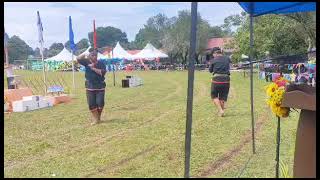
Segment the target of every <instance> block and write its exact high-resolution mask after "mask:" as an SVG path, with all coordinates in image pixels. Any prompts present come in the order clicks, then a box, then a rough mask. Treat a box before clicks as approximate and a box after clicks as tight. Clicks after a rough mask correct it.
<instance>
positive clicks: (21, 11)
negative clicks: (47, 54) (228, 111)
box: [4, 2, 241, 48]
mask: <svg viewBox="0 0 320 180" xmlns="http://www.w3.org/2000/svg"><path fill="white" fill-rule="evenodd" d="M190 4H191V3H189V2H174V3H171V2H170V3H169V2H161V3H157V2H119V3H116V2H109V3H107V2H68V3H66V2H59V3H56V2H50V3H48V2H28V3H24V2H10V3H9V2H5V3H4V26H5V28H6V32H7V33H8V34H9V36H12V35H18V36H19V37H21V38H22V39H23V40H25V41H26V42H27V43H28V44H29V45H30V46H31V47H32V48H35V47H37V46H38V45H39V44H38V40H37V37H38V36H37V34H38V32H37V26H36V22H37V16H36V14H37V13H36V12H37V11H39V12H40V16H41V20H42V23H43V27H44V32H43V35H44V40H45V47H49V46H50V45H51V44H52V43H54V42H62V43H64V42H66V41H67V40H68V38H69V37H68V31H69V29H68V17H69V16H71V17H72V25H73V31H74V34H75V41H76V42H77V41H79V40H81V39H82V38H88V32H90V31H92V29H93V23H92V22H93V19H95V20H96V27H99V26H114V27H117V28H120V29H121V30H122V31H124V32H126V33H127V37H128V39H129V41H132V40H134V38H135V35H136V34H137V33H138V31H139V29H140V28H142V27H143V24H145V23H146V21H147V19H148V18H149V17H151V16H154V15H156V14H158V13H164V14H166V15H167V16H168V17H173V16H176V15H177V14H178V11H180V10H183V9H190V7H191V5H190ZM198 11H199V12H200V14H201V16H202V17H203V18H205V19H207V20H208V21H209V23H210V24H211V25H220V24H222V23H223V19H224V18H225V17H227V16H228V15H231V14H237V13H239V12H241V7H240V6H239V5H238V4H237V3H227V2H223V3H222V2H218V3H198Z"/></svg>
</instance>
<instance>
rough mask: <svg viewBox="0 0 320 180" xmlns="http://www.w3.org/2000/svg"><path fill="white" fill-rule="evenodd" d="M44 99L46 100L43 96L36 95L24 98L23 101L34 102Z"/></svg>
mask: <svg viewBox="0 0 320 180" xmlns="http://www.w3.org/2000/svg"><path fill="white" fill-rule="evenodd" d="M43 99H44V97H43V96H36V95H33V96H24V97H22V100H32V101H41V100H43Z"/></svg>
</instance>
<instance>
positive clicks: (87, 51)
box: [79, 46, 107, 59]
mask: <svg viewBox="0 0 320 180" xmlns="http://www.w3.org/2000/svg"><path fill="white" fill-rule="evenodd" d="M90 48H91V47H90V46H89V47H88V49H87V50H85V51H84V52H83V53H81V54H80V55H79V56H81V55H83V54H89V49H90ZM97 58H98V59H107V57H106V56H104V55H103V54H101V53H99V52H98V57H97Z"/></svg>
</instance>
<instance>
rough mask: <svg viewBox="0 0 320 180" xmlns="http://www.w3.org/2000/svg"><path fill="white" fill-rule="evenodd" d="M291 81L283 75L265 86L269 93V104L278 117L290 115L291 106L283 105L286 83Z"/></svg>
mask: <svg viewBox="0 0 320 180" xmlns="http://www.w3.org/2000/svg"><path fill="white" fill-rule="evenodd" d="M288 82H289V81H288V80H287V79H284V78H283V77H278V78H277V79H275V81H274V82H272V83H271V84H269V85H268V86H266V87H265V89H266V93H267V95H268V97H269V98H268V99H267V104H268V105H269V106H270V108H271V111H272V112H273V113H274V114H275V115H276V116H278V117H288V116H289V112H290V108H287V107H281V102H282V99H283V95H284V93H285V85H286V84H287V83H288Z"/></svg>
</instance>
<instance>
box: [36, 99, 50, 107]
mask: <svg viewBox="0 0 320 180" xmlns="http://www.w3.org/2000/svg"><path fill="white" fill-rule="evenodd" d="M51 106H53V104H52V103H51V102H50V101H48V100H41V101H39V108H47V107H51Z"/></svg>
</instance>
